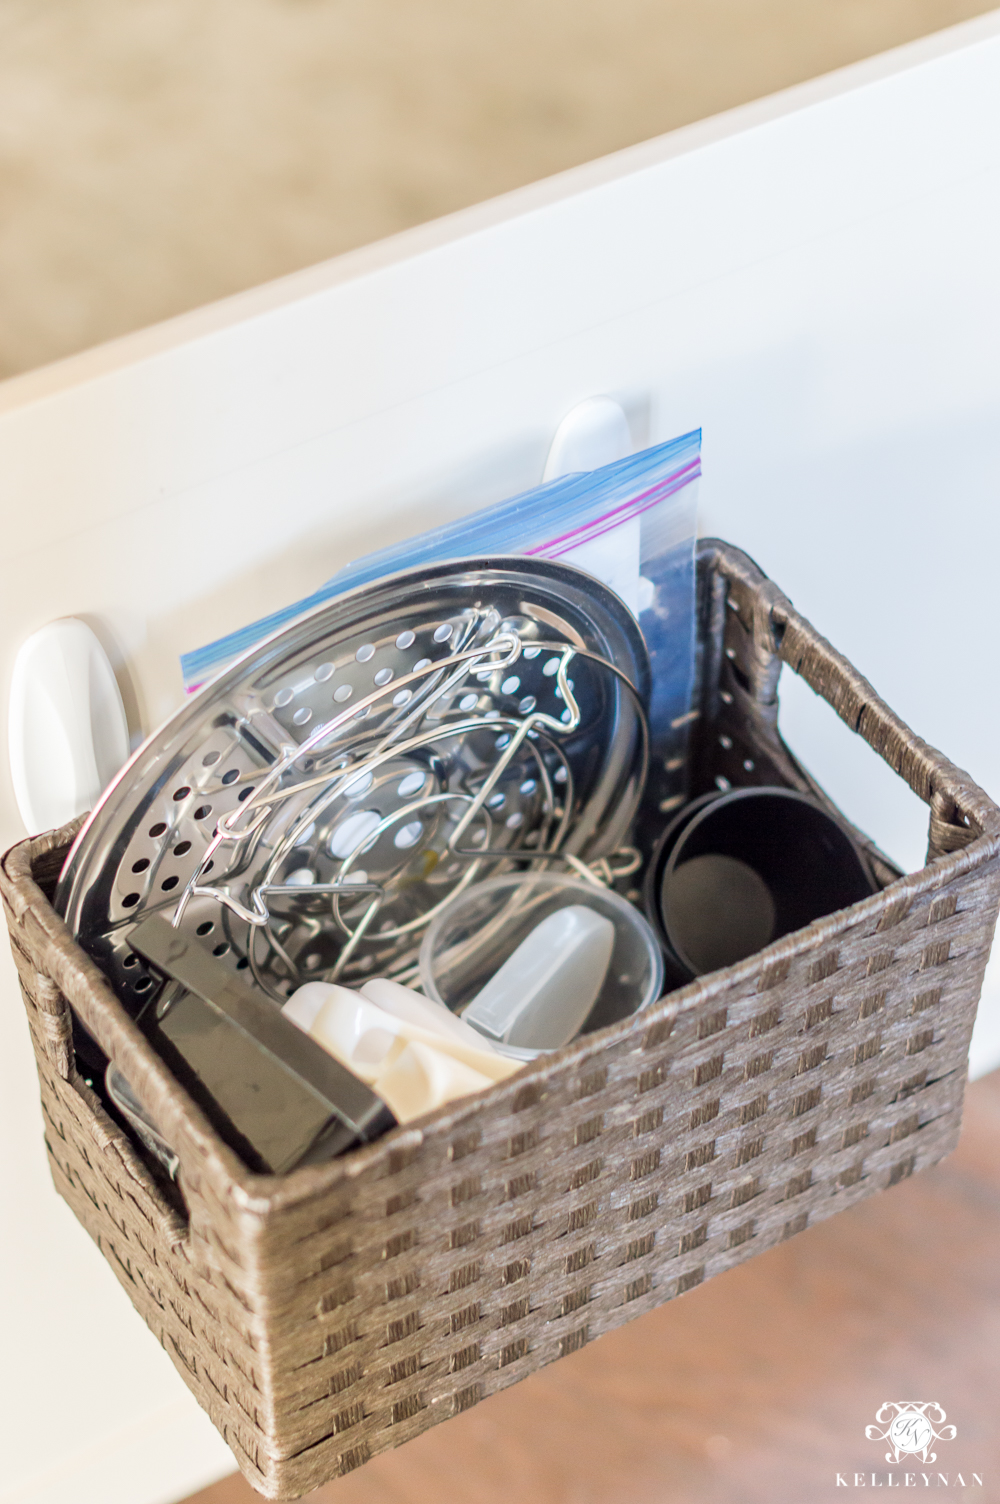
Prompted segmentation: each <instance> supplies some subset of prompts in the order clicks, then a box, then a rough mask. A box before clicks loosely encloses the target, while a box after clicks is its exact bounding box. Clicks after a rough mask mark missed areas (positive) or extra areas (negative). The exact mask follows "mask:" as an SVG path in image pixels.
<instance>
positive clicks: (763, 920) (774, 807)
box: [646, 788, 876, 985]
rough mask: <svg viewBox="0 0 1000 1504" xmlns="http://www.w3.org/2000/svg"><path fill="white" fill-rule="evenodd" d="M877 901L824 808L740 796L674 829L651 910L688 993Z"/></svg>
mask: <svg viewBox="0 0 1000 1504" xmlns="http://www.w3.org/2000/svg"><path fill="white" fill-rule="evenodd" d="M875 891H876V884H875V881H874V879H873V877H872V875H871V872H870V871H869V868H868V864H867V862H866V861H865V858H864V856H863V855H862V853H861V851H860V850H859V848H858V846H857V844H856V843H855V841H854V839H853V837H852V836H851V835H850V833H849V832H848V831H847V830H846V829H845V827H844V826H843V825H842V824H841V823H840V821H839V820H836V819H835V818H834V817H833V816H832V815H830V814H829V813H828V812H827V811H826V810H825V809H824V808H823V807H822V805H821V804H819V803H818V801H817V800H815V799H813V798H812V797H811V796H810V795H808V794H800V793H797V792H796V791H795V790H794V789H783V788H748V789H733V790H732V791H731V792H730V793H727V794H705V795H703V796H702V798H700V799H696V800H694V801H693V802H692V803H691V804H689V805H687V806H686V807H685V808H684V809H683V810H682V811H681V812H680V814H679V815H678V816H677V817H676V818H675V819H674V820H673V821H672V822H671V824H670V825H668V826H667V829H666V830H665V831H664V833H663V835H662V837H661V838H660V841H659V844H658V846H657V848H656V850H655V852H654V853H653V857H652V860H651V861H650V864H649V867H648V869H647V874H646V909H647V912H648V914H649V918H650V920H651V922H652V923H653V925H654V927H655V928H656V931H657V934H658V935H659V937H660V940H661V943H662V944H663V948H664V952H665V954H666V960H667V969H668V972H670V971H673V973H674V974H675V985H681V983H683V982H686V981H690V980H691V978H692V977H696V976H703V975H704V974H705V973H706V972H709V971H715V970H717V969H718V968H719V967H722V966H729V965H731V964H732V963H733V962H734V961H741V960H743V958H744V957H745V956H750V955H753V953H754V952H755V951H758V950H761V949H762V948H763V947H764V946H765V945H769V944H770V943H771V941H772V940H777V939H778V938H779V937H780V936H781V935H787V934H790V933H791V932H792V930H797V929H801V927H802V926H803V925H805V924H809V923H810V922H811V921H812V920H813V919H818V918H820V916H821V915H823V914H832V913H833V912H834V910H836V909H843V908H846V907H847V906H848V905H849V904H852V903H857V901H858V900H859V899H861V898H867V897H868V896H869V894H871V893H874V892H875Z"/></svg>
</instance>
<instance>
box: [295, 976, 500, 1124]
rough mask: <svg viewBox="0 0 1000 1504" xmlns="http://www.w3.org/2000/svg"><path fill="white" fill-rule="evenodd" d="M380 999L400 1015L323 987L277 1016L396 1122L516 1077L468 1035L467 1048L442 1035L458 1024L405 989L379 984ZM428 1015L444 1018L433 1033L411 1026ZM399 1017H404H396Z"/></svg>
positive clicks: (310, 988) (347, 991)
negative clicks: (369, 1091)
mask: <svg viewBox="0 0 1000 1504" xmlns="http://www.w3.org/2000/svg"><path fill="white" fill-rule="evenodd" d="M371 985H372V984H370V983H366V986H371ZM389 989H391V991H389ZM376 990H378V989H376ZM400 994H405V995H406V996H400ZM381 995H382V996H384V997H387V998H388V999H389V1000H390V1001H391V1002H392V1004H393V1005H394V1006H395V1007H396V1008H397V1009H398V1010H399V1012H396V1013H390V1012H388V1011H387V1010H386V1009H385V1008H382V1007H379V1006H378V1005H377V1004H376V1003H375V1002H373V1001H372V999H371V998H370V997H366V996H364V995H363V994H362V993H359V992H354V991H353V990H352V989H351V988H349V987H337V986H333V985H332V984H330V983H326V982H308V983H307V984H306V985H305V986H304V987H300V988H299V989H298V991H297V992H294V993H293V994H292V996H291V997H290V998H289V1000H288V1002H287V1003H286V1004H285V1005H284V1008H283V1010H282V1011H283V1012H284V1014H285V1016H286V1017H287V1018H290V1019H291V1020H292V1022H293V1023H295V1024H298V1026H299V1028H301V1029H304V1030H305V1031H306V1032H307V1033H309V1034H311V1035H312V1037H313V1039H315V1040H316V1042H317V1044H321V1045H322V1046H323V1048H324V1049H326V1050H329V1052H330V1054H331V1055H333V1056H334V1058H335V1059H337V1060H339V1061H340V1063H341V1065H344V1066H346V1067H347V1069H348V1070H349V1071H352V1072H353V1073H354V1075H356V1076H358V1077H360V1079H361V1080H362V1081H365V1082H367V1083H368V1085H369V1086H371V1087H372V1088H373V1090H374V1091H376V1092H377V1093H378V1095H379V1096H380V1097H381V1098H382V1100H383V1101H384V1102H385V1103H386V1104H387V1105H388V1106H389V1107H390V1108H391V1110H392V1112H393V1113H394V1114H395V1116H396V1118H397V1119H398V1120H399V1122H401V1123H406V1122H409V1121H410V1119H411V1118H415V1117H420V1116H421V1115H422V1114H423V1113H425V1112H430V1111H431V1110H432V1108H434V1107H440V1106H441V1105H442V1104H443V1103H445V1102H453V1101H456V1100H458V1098H460V1097H465V1096H468V1095H469V1094H470V1093H472V1092H475V1091H482V1090H484V1089H485V1088H486V1087H487V1086H492V1085H493V1083H494V1082H495V1081H503V1080H505V1079H506V1077H507V1076H510V1075H513V1073H514V1072H515V1071H516V1070H519V1069H520V1065H519V1062H517V1061H514V1060H508V1059H505V1058H504V1057H503V1056H502V1055H499V1054H497V1053H496V1051H494V1050H493V1049H491V1048H490V1046H489V1044H488V1041H486V1040H484V1039H483V1038H482V1036H481V1035H478V1034H476V1033H475V1031H474V1030H473V1029H463V1030H462V1034H463V1035H464V1034H468V1035H469V1036H471V1043H470V1042H468V1041H467V1040H466V1039H465V1038H464V1037H461V1035H459V1037H456V1033H457V1031H454V1030H448V1029H442V1028H441V1023H442V1022H445V1023H447V1022H449V1021H450V1022H452V1023H459V1024H460V1020H457V1019H452V1016H451V1015H450V1014H449V1013H447V1010H445V1009H443V1008H440V1007H439V1005H437V1004H435V1003H431V1002H430V1001H429V1000H428V999H426V998H422V997H420V995H419V994H418V993H415V992H411V991H410V989H409V988H406V987H402V986H400V984H399V983H395V982H386V983H385V986H384V988H383V989H381ZM432 1010H433V1013H436V1014H440V1015H442V1016H443V1017H442V1018H437V1019H434V1022H435V1024H436V1025H437V1027H436V1028H435V1029H431V1028H426V1027H423V1026H422V1024H421V1023H419V1022H416V1021H415V1019H417V1018H420V1019H422V1018H424V1017H426V1016H427V1015H428V1014H429V1013H431V1012H432ZM403 1012H408V1013H409V1014H410V1017H403V1016H401V1014H402V1013H403Z"/></svg>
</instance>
